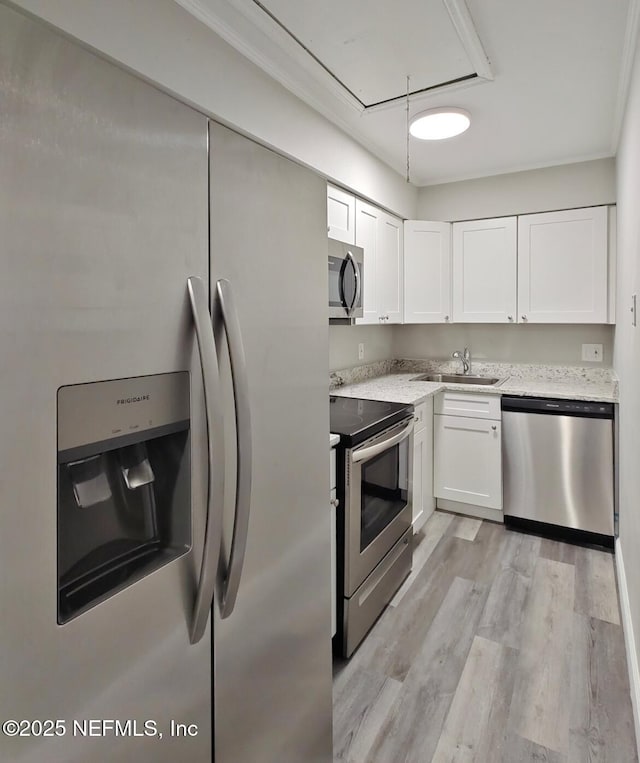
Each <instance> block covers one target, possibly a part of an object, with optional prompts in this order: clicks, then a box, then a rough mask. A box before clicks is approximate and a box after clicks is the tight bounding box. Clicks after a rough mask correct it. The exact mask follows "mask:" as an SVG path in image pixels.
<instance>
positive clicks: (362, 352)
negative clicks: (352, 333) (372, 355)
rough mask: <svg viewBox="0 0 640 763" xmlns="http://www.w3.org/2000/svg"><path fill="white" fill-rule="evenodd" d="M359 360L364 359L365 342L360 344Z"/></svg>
mask: <svg viewBox="0 0 640 763" xmlns="http://www.w3.org/2000/svg"><path fill="white" fill-rule="evenodd" d="M358 360H364V342H360V344H359V345H358Z"/></svg>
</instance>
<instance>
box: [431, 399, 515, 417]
mask: <svg viewBox="0 0 640 763" xmlns="http://www.w3.org/2000/svg"><path fill="white" fill-rule="evenodd" d="M434 413H437V414H446V415H448V416H467V417H468V418H471V419H494V420H496V421H500V418H501V417H500V395H483V394H480V395H479V394H474V393H473V392H442V393H441V394H439V395H438V396H437V397H436V401H435V407H434Z"/></svg>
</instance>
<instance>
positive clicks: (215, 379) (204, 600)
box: [187, 276, 225, 644]
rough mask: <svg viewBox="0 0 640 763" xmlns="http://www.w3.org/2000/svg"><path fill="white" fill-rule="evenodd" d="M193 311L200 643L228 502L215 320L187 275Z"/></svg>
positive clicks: (195, 627)
mask: <svg viewBox="0 0 640 763" xmlns="http://www.w3.org/2000/svg"><path fill="white" fill-rule="evenodd" d="M187 288H188V290H189V298H190V300H191V311H192V314H193V322H194V324H195V329H196V338H197V340H198V352H199V355H200V364H201V366H202V381H203V386H204V404H205V416H206V420H207V450H208V463H209V477H208V488H207V523H206V530H205V537H204V548H203V551H202V564H201V566H200V581H199V583H198V591H197V593H196V600H195V605H194V609H193V619H192V622H191V630H190V633H189V637H190V640H191V643H192V644H197V643H198V641H200V639H201V638H202V636H203V635H204V632H205V629H206V627H207V620H208V619H209V611H210V610H211V605H212V602H213V593H214V587H215V582H216V573H217V569H218V561H219V557H220V544H221V540H222V506H223V503H224V469H225V463H224V445H223V443H224V420H223V417H222V404H221V392H220V373H219V370H218V358H217V355H216V345H215V338H214V335H213V324H212V323H211V315H210V314H209V299H208V295H207V288H206V286H205V284H204V281H203V280H202V279H201V278H199V277H197V276H191V277H190V278H188V279H187Z"/></svg>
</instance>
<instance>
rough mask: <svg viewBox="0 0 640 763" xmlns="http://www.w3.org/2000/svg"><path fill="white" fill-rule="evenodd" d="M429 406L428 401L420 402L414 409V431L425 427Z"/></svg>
mask: <svg viewBox="0 0 640 763" xmlns="http://www.w3.org/2000/svg"><path fill="white" fill-rule="evenodd" d="M427 407H428V405H427V403H418V405H416V406H415V408H414V409H413V419H414V421H415V425H414V427H413V431H414V432H416V433H417V432H419V431H420V430H421V429H424V427H425V424H426V421H427Z"/></svg>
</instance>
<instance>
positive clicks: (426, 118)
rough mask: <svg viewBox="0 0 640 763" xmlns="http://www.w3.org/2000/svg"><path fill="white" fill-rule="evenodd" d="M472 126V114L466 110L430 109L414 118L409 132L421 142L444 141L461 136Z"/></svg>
mask: <svg viewBox="0 0 640 763" xmlns="http://www.w3.org/2000/svg"><path fill="white" fill-rule="evenodd" d="M470 124H471V114H469V112H468V111H465V110H464V109H452V108H440V109H429V110H428V111H421V112H420V113H419V114H416V115H415V117H413V119H412V120H411V123H410V124H409V132H410V133H411V135H413V137H414V138H418V139H419V140H444V139H445V138H453V137H454V136H455V135H460V133H463V132H464V131H465V130H467V129H468V128H469V125H470Z"/></svg>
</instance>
